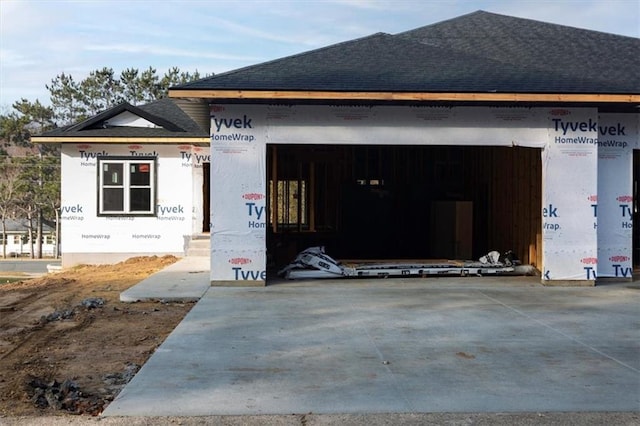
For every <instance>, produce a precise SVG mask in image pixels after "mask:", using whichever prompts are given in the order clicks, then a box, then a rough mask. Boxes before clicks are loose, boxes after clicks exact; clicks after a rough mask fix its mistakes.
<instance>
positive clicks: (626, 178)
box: [592, 114, 640, 278]
mask: <svg viewBox="0 0 640 426" xmlns="http://www.w3.org/2000/svg"><path fill="white" fill-rule="evenodd" d="M639 119H640V116H639V115H638V114H600V115H599V117H598V198H597V200H595V202H593V203H592V205H593V209H594V213H595V214H597V219H598V220H597V226H598V276H599V277H615V278H631V274H632V271H633V265H632V264H633V255H632V249H631V248H632V246H633V226H632V219H633V216H632V215H633V150H634V149H637V148H638V139H639V136H638V134H639V133H638V121H639Z"/></svg>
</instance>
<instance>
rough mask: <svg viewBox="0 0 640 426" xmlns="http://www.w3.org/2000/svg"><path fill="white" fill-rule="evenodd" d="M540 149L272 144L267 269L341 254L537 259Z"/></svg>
mask: <svg viewBox="0 0 640 426" xmlns="http://www.w3.org/2000/svg"><path fill="white" fill-rule="evenodd" d="M541 173H542V168H541V155H540V150H539V149H535V148H524V147H484V146H482V147H463V146H386V145H385V146H361V145H358V146H355V145H353V146H352V145H349V146H343V145H339V146H338V145H276V144H273V145H268V147H267V181H268V183H269V184H268V194H267V199H268V209H269V225H268V232H267V256H268V267H269V268H270V269H271V270H275V269H277V268H280V267H282V266H284V265H286V264H288V263H289V262H290V261H291V260H292V259H293V258H294V257H295V256H296V254H297V253H299V252H300V251H302V250H304V249H306V248H308V247H313V246H324V247H325V248H326V252H327V253H328V254H329V255H330V256H331V257H333V258H335V259H353V260H358V259H359V260H370V259H384V260H394V259H403V260H406V259H459V260H469V259H477V258H479V257H480V256H483V255H484V254H486V253H487V252H489V251H491V250H497V251H500V252H504V251H506V250H512V251H513V252H514V253H515V254H516V255H517V257H518V258H519V259H520V260H521V261H522V262H523V263H528V264H532V265H534V266H538V264H539V263H540V261H541V233H540V229H541V216H540V214H541V213H540V212H541Z"/></svg>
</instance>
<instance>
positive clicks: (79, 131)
mask: <svg viewBox="0 0 640 426" xmlns="http://www.w3.org/2000/svg"><path fill="white" fill-rule="evenodd" d="M208 136H209V133H208V130H205V129H203V128H201V127H200V126H199V125H198V124H197V123H196V122H195V121H194V120H193V119H191V118H190V117H189V116H188V115H187V114H186V113H185V112H184V111H183V110H182V109H181V108H180V107H179V106H178V105H176V102H175V101H174V100H173V99H169V98H164V99H159V100H157V101H153V102H151V103H148V104H145V105H140V106H134V105H131V104H129V103H127V102H123V103H121V104H118V105H116V106H114V107H112V108H109V109H107V110H105V111H103V112H101V113H99V114H96V115H95V116H93V117H91V118H89V119H87V120H84V121H82V122H80V123H77V124H74V125H70V126H65V127H60V128H57V129H54V130H51V131H49V132H45V133H44V134H42V135H41V136H38V137H37V138H36V139H37V140H36V142H46V141H48V139H49V138H55V139H56V140H57V139H64V138H114V139H117V138H147V139H153V138H162V139H173V138H176V139H178V138H179V139H184V138H208Z"/></svg>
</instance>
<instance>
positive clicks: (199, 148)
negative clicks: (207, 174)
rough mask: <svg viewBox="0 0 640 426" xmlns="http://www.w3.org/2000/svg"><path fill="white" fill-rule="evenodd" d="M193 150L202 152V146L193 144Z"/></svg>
mask: <svg viewBox="0 0 640 426" xmlns="http://www.w3.org/2000/svg"><path fill="white" fill-rule="evenodd" d="M193 150H194V151H195V152H202V151H204V148H202V147H199V146H194V147H193Z"/></svg>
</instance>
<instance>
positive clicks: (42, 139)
mask: <svg viewBox="0 0 640 426" xmlns="http://www.w3.org/2000/svg"><path fill="white" fill-rule="evenodd" d="M31 142H32V143H62V142H66V143H81V142H82V143H93V144H96V143H156V144H157V143H162V144H183V143H189V144H208V143H210V142H211V139H210V138H209V137H205V138H200V137H197V138H188V137H184V138H157V137H156V138H143V137H102V138H101V137H95V136H74V137H64V136H53V137H48V136H32V137H31Z"/></svg>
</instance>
